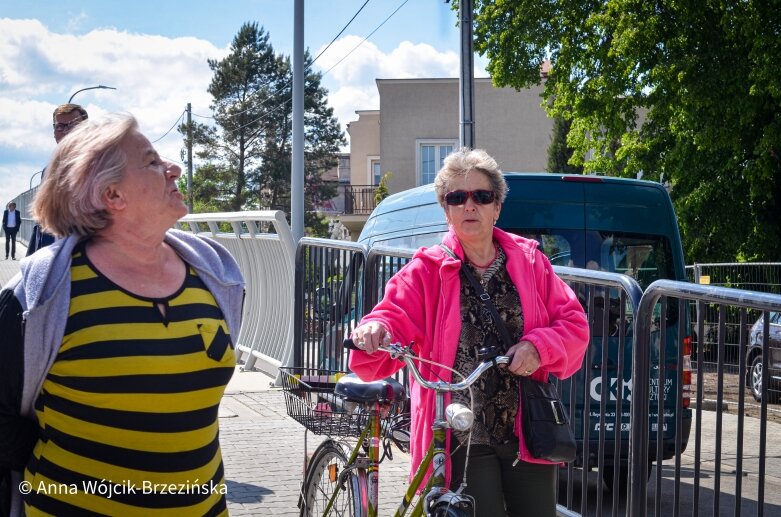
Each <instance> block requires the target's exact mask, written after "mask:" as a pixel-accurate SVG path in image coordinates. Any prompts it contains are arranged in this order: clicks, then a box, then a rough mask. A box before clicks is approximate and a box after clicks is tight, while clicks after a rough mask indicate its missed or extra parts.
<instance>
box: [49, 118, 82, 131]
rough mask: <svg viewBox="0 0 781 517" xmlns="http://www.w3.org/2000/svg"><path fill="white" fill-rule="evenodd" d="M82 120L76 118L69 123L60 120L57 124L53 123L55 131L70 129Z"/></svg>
mask: <svg viewBox="0 0 781 517" xmlns="http://www.w3.org/2000/svg"><path fill="white" fill-rule="evenodd" d="M81 121H82V119H76V120H74V121H73V122H68V123H67V124H65V123H62V122H58V123H56V124H52V127H53V128H54V130H55V131H70V130H71V129H73V128H74V127H76V126H78V125H79V123H80V122H81Z"/></svg>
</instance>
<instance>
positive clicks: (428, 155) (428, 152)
mask: <svg viewBox="0 0 781 517" xmlns="http://www.w3.org/2000/svg"><path fill="white" fill-rule="evenodd" d="M455 146H456V143H455V142H454V141H452V140H433V141H421V140H419V141H418V149H417V154H418V160H417V167H418V178H419V184H420V185H426V184H428V183H433V182H434V178H435V177H436V175H437V172H439V169H441V168H442V164H443V163H444V161H445V157H446V156H447V155H448V154H450V153H452V152H453V149H454V148H455Z"/></svg>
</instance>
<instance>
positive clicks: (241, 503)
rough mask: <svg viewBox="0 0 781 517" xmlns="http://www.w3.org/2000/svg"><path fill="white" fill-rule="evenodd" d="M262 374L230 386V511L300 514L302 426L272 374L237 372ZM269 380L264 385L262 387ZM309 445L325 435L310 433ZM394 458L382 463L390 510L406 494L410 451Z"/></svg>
mask: <svg viewBox="0 0 781 517" xmlns="http://www.w3.org/2000/svg"><path fill="white" fill-rule="evenodd" d="M248 375H251V376H253V377H255V378H258V377H257V376H262V378H263V380H262V381H253V384H254V386H253V387H252V389H258V387H259V386H260V387H262V388H261V390H260V391H241V390H237V389H236V387H235V386H236V384H237V383H236V381H234V382H233V383H232V385H229V390H228V393H227V394H226V396H225V397H224V398H223V402H222V405H221V411H220V413H221V415H220V444H221V447H222V454H223V460H224V463H225V479H226V484H227V487H228V495H227V501H228V509H229V511H230V514H231V515H274V516H276V515H286V516H298V515H299V509H298V494H299V489H300V486H301V480H302V465H303V459H304V428H303V427H302V426H301V425H300V424H299V423H298V422H296V421H295V420H293V419H292V418H290V417H288V416H287V412H286V410H285V402H284V397H283V393H282V391H281V390H280V389H279V388H268V387H267V386H268V380H270V379H269V378H268V377H265V376H263V374H257V373H255V372H240V371H238V370H237V372H236V374H235V375H234V377H235V378H237V379H238V384H241V382H242V380H243V379H242V377H245V376H248ZM264 385H265V386H264ZM307 440H308V444H307V450H308V452H309V454H311V453H312V452H314V450H315V448H316V447H317V445H318V444H319V443H320V441H322V437H319V436H315V435H313V434H312V433H307ZM393 455H394V456H393V460H392V461H389V460H387V459H386V460H385V461H383V463H382V465H381V467H380V508H381V509H384V510H382V513H381V514H382V515H390V514H392V513H393V510H394V509H395V508H396V506H397V505H398V503H399V502H400V501H401V497H402V495H403V494H404V490H405V484H406V480H407V472H408V469H409V456H407V455H406V454H402V453H400V452H398V450H396V449H394V450H393Z"/></svg>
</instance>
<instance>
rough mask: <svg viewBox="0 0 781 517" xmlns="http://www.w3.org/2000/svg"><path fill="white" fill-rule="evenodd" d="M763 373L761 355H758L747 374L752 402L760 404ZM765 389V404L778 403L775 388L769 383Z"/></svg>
mask: <svg viewBox="0 0 781 517" xmlns="http://www.w3.org/2000/svg"><path fill="white" fill-rule="evenodd" d="M764 371H765V369H764V365H763V364H762V355H761V354H759V355H757V356H756V357H754V360H753V361H752V362H751V369H750V370H749V373H748V386H749V389H751V395H753V396H754V400H756V401H757V402H762V374H763V372H764ZM767 388H768V389H767V402H768V403H769V404H774V403H776V402H778V395H779V393H778V391H776V386H774V385H773V383H772V382H771V383H770V384H769V385H768V387H767Z"/></svg>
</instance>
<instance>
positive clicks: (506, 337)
mask: <svg viewBox="0 0 781 517" xmlns="http://www.w3.org/2000/svg"><path fill="white" fill-rule="evenodd" d="M440 246H441V247H442V249H443V250H445V253H447V254H448V255H450V256H451V257H453V258H454V259H456V260H458V261H459V262H461V271H463V272H464V275H465V276H466V279H467V280H469V283H470V284H472V288H473V289H474V290H475V293H477V296H478V297H479V298H480V301H481V302H483V305H485V307H486V309H488V312H489V313H490V314H491V319H493V320H494V326H496V328H497V330H499V334H501V337H502V341H504V349H505V351H507V350H509V349H510V347H511V346H512V343H513V340H512V338H511V337H510V332H509V331H508V330H507V326H505V324H504V321H502V318H501V317H500V316H499V311H497V310H496V305H494V302H493V301H492V300H491V296H490V295H489V294H488V293H486V292H485V289H483V286H482V285H481V284H480V282H478V281H477V279H476V278H475V275H473V274H472V272H471V271H470V270H469V268H468V267H466V262H465V261H463V260H461V259H459V258H458V255H456V254H455V253H454V252H453V250H451V249H450V248H448V247H447V246H445V245H444V244H440Z"/></svg>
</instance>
